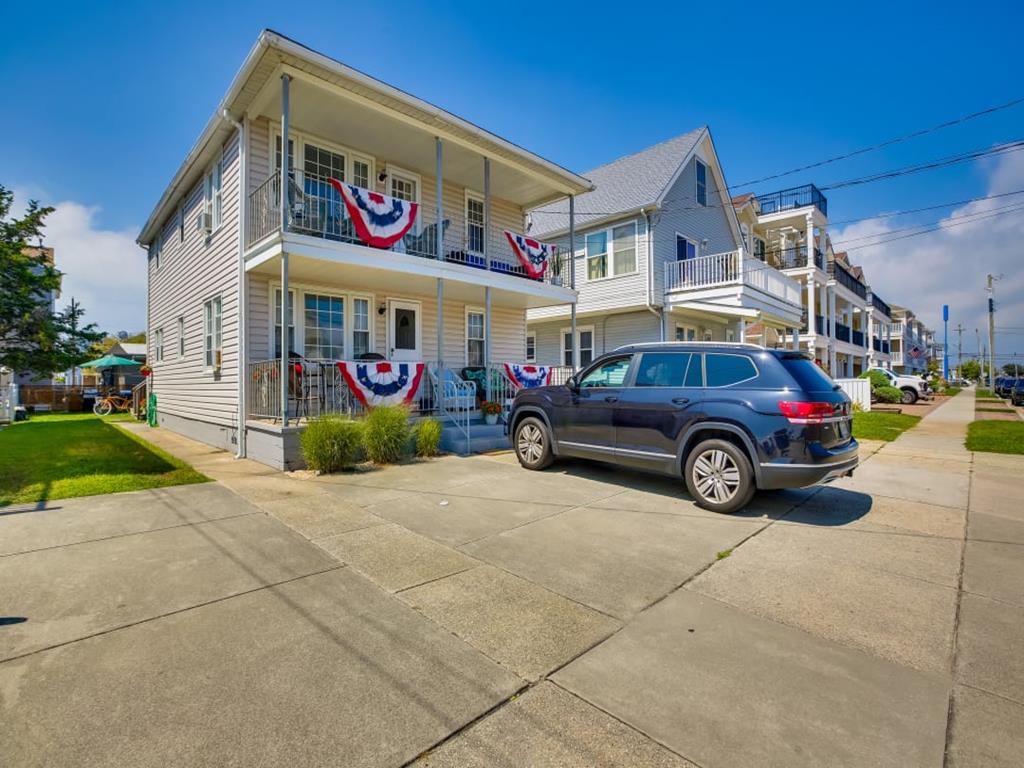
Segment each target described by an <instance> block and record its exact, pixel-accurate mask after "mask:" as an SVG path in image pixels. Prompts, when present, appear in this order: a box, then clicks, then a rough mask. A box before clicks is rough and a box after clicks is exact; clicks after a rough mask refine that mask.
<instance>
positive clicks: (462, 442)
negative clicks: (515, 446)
mask: <svg viewBox="0 0 1024 768" xmlns="http://www.w3.org/2000/svg"><path fill="white" fill-rule="evenodd" d="M468 442H469V445H468V446H467V445H466V443H467V441H466V435H465V434H463V432H462V430H461V429H459V428H458V427H456V426H455V425H454V424H446V425H445V426H444V428H443V429H442V430H441V448H442V449H443V450H445V451H448V452H450V453H460V454H465V453H470V452H472V453H483V452H484V451H497V450H502V449H505V448H509V447H510V445H511V443H510V442H509V438H508V436H507V435H506V434H505V427H504V425H503V424H501V423H498V424H494V425H489V424H484V423H483V421H473V422H470V425H469V441H468Z"/></svg>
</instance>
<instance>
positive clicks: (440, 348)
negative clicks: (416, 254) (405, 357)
mask: <svg viewBox="0 0 1024 768" xmlns="http://www.w3.org/2000/svg"><path fill="white" fill-rule="evenodd" d="M434 144H435V147H436V149H437V169H436V170H435V174H436V180H437V192H436V194H437V226H436V230H437V231H436V232H435V233H434V236H435V251H434V255H435V258H437V259H438V260H443V259H444V226H443V221H444V205H443V200H444V181H443V179H442V176H441V164H442V159H443V151H444V150H443V148H442V146H441V139H440V138H437V137H435V138H434ZM437 380H438V382H440V383H441V386H442V387H444V383H443V382H444V279H443V278H440V277H439V278H437ZM442 392H443V390H442Z"/></svg>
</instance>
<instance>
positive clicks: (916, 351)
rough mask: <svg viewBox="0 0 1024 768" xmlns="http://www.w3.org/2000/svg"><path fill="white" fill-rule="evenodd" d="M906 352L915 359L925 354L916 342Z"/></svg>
mask: <svg viewBox="0 0 1024 768" xmlns="http://www.w3.org/2000/svg"><path fill="white" fill-rule="evenodd" d="M907 354H909V355H910V356H911V357H912V358H914V359H915V360H920V359H921V358H922V357H924V356H925V351H924V349H922V348H921V347H919V346H917V344H915V345H914V346H912V347H911V348H910V351H909V352H908V353H907Z"/></svg>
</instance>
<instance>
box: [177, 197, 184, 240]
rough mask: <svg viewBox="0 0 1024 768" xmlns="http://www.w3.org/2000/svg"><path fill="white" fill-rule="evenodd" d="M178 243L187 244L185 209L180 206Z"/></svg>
mask: <svg viewBox="0 0 1024 768" xmlns="http://www.w3.org/2000/svg"><path fill="white" fill-rule="evenodd" d="M178 242H179V243H184V242H185V207H184V206H181V205H179V206H178Z"/></svg>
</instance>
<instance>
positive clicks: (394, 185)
mask: <svg viewBox="0 0 1024 768" xmlns="http://www.w3.org/2000/svg"><path fill="white" fill-rule="evenodd" d="M391 197H397V198H398V199H399V200H408V201H409V202H416V180H415V179H411V178H408V177H407V176H400V175H398V174H396V173H394V172H392V173H391Z"/></svg>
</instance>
